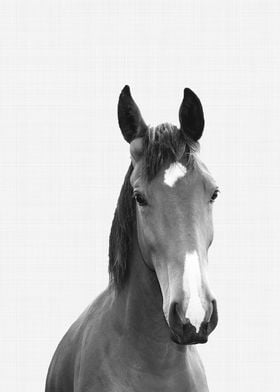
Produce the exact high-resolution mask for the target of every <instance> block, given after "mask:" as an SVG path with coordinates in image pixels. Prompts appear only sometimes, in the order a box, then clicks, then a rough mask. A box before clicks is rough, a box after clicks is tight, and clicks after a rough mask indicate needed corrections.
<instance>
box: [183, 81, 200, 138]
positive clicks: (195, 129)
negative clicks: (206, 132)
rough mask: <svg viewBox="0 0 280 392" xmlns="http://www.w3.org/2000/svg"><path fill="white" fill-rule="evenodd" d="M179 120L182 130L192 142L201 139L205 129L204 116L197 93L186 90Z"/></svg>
mask: <svg viewBox="0 0 280 392" xmlns="http://www.w3.org/2000/svg"><path fill="white" fill-rule="evenodd" d="M179 120H180V126H181V130H182V131H183V132H184V134H185V135H186V136H188V137H190V138H191V139H192V140H194V141H197V140H198V139H200V138H201V135H202V132H203V128H204V116H203V110H202V105H201V103H200V100H199V98H198V97H197V96H196V95H195V93H194V92H193V91H192V90H191V89H189V88H185V90H184V98H183V102H182V103H181V106H180V110H179Z"/></svg>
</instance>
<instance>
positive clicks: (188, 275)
mask: <svg viewBox="0 0 280 392" xmlns="http://www.w3.org/2000/svg"><path fill="white" fill-rule="evenodd" d="M183 282H184V290H185V291H186V292H187V293H189V303H188V308H187V313H186V318H188V319H189V320H190V322H191V324H192V325H193V326H194V327H195V329H196V331H197V332H198V330H199V327H200V324H201V323H202V321H203V320H204V316H205V311H204V309H203V306H202V303H201V293H202V281H201V272H200V267H199V257H198V254H197V252H195V251H194V252H192V253H187V255H186V261H185V269H184V277H183Z"/></svg>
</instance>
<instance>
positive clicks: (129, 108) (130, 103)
mask: <svg viewBox="0 0 280 392" xmlns="http://www.w3.org/2000/svg"><path fill="white" fill-rule="evenodd" d="M118 120H119V126H120V129H121V131H122V134H123V137H124V138H125V140H126V141H127V142H128V143H130V142H131V141H132V140H133V139H134V138H135V137H136V135H137V133H139V132H140V130H142V129H145V128H146V127H147V126H146V124H145V122H144V120H143V118H142V116H141V113H140V110H139V109H138V106H137V105H136V103H135V102H134V100H133V98H132V96H131V94H130V88H129V86H125V87H124V88H123V89H122V92H121V94H120V97H119V103H118Z"/></svg>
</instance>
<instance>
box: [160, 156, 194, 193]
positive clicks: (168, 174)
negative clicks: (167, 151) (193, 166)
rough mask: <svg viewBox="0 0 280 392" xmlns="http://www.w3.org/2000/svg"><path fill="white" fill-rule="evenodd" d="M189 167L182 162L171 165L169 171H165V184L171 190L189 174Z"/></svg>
mask: <svg viewBox="0 0 280 392" xmlns="http://www.w3.org/2000/svg"><path fill="white" fill-rule="evenodd" d="M187 171H188V170H187V167H186V166H184V165H183V164H182V163H180V162H173V163H171V164H170V165H169V166H168V168H167V169H165V170H164V175H163V182H164V184H165V185H167V186H168V187H170V188H173V187H174V186H175V185H176V183H177V181H178V180H179V179H181V178H183V177H185V176H186V174H187Z"/></svg>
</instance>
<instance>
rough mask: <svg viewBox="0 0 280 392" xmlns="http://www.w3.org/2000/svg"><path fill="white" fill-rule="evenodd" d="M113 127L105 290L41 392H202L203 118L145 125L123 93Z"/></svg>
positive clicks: (196, 111) (76, 327)
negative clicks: (118, 177) (117, 150)
mask: <svg viewBox="0 0 280 392" xmlns="http://www.w3.org/2000/svg"><path fill="white" fill-rule="evenodd" d="M118 122H119V126H120V129H121V132H122V134H123V137H124V139H125V140H126V142H128V143H129V145H130V155H131V162H130V165H129V168H128V171H127V174H126V176H125V180H124V183H123V186H122V189H121V192H120V196H119V199H118V203H117V207H116V210H115V214H114V218H113V222H112V227H111V232H110V238H109V284H108V287H107V289H106V290H105V291H104V292H103V293H101V294H100V295H99V296H98V297H97V299H95V301H94V302H93V303H92V304H91V305H90V306H89V307H88V308H87V309H86V310H85V311H84V312H83V313H82V314H81V316H80V317H79V318H78V319H77V320H76V321H75V322H74V324H73V325H72V326H71V327H70V329H69V330H68V332H67V333H66V334H65V336H64V337H63V339H62V340H61V342H60V343H59V345H58V347H57V349H56V351H55V354H54V356H53V358H52V361H51V364H50V366H49V370H48V375H47V380H46V389H45V391H46V392H140V391H141V392H143V391H148V392H156V391H161V392H167V391H172V392H206V391H208V385H207V380H206V375H205V370H204V367H203V364H202V361H201V359H200V357H199V355H198V352H197V349H196V344H199V343H205V342H207V340H208V336H209V335H210V333H211V332H212V331H213V330H214V329H215V327H216V325H217V322H218V315H217V302H216V299H215V297H214V295H213V293H212V291H211V289H210V284H209V280H208V277H207V276H208V275H207V267H208V256H207V254H208V248H209V247H210V245H211V243H212V240H213V223H212V208H213V203H214V201H215V199H216V198H217V195H218V192H219V189H218V187H217V184H216V182H215V180H214V179H213V177H212V175H211V174H210V172H209V170H208V169H207V167H206V166H205V164H204V163H203V162H202V161H201V159H200V158H199V154H198V153H199V139H200V137H201V136H202V133H203V129H204V114H203V109H202V105H201V102H200V100H199V98H198V97H197V95H196V94H195V93H194V92H193V91H192V90H191V89H189V88H185V89H184V96H183V101H182V103H181V106H180V109H179V122H180V126H179V128H178V127H177V126H175V125H172V124H170V123H162V124H160V125H158V126H156V127H152V126H147V125H146V123H145V121H144V120H143V118H142V115H141V113H140V110H139V108H138V106H137V105H136V103H135V101H134V99H133V98H132V95H131V92H130V88H129V86H125V87H124V88H123V90H122V92H121V94H120V96H119V102H118Z"/></svg>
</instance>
